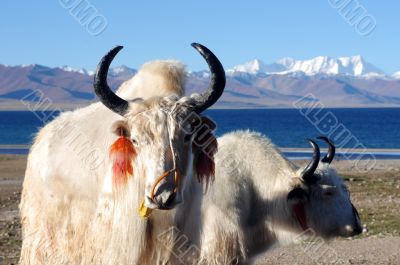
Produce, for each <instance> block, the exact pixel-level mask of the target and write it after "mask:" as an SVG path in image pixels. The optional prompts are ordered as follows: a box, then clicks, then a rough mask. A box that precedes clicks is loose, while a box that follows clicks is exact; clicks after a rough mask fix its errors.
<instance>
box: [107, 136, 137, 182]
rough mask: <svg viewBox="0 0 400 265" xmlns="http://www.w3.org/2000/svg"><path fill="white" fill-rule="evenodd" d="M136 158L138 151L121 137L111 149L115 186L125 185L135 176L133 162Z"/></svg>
mask: <svg viewBox="0 0 400 265" xmlns="http://www.w3.org/2000/svg"><path fill="white" fill-rule="evenodd" d="M135 156H136V150H135V147H134V146H133V144H132V142H131V141H130V140H129V139H128V138H126V137H124V136H120V137H119V138H118V140H117V141H115V142H114V143H113V144H112V145H111V147H110V159H111V161H112V163H113V166H112V172H113V177H112V182H113V186H118V185H121V184H125V183H126V182H127V181H128V178H129V177H130V176H132V175H133V167H132V160H133V159H134V158H135Z"/></svg>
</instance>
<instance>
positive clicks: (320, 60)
mask: <svg viewBox="0 0 400 265" xmlns="http://www.w3.org/2000/svg"><path fill="white" fill-rule="evenodd" d="M235 72H245V73H248V74H260V73H264V74H289V73H296V72H302V73H304V74H305V75H308V76H313V75H320V74H323V75H346V76H354V77H366V78H370V77H385V76H386V74H385V72H383V71H382V70H381V69H379V68H378V67H376V66H374V65H372V64H371V63H368V62H367V61H365V60H364V58H363V57H361V56H360V55H356V56H351V57H340V58H331V57H328V56H318V57H315V58H313V59H310V60H303V61H302V60H295V59H293V58H290V57H286V58H282V59H280V60H278V61H276V62H275V63H272V64H265V63H263V62H262V61H261V60H259V59H255V60H252V61H250V62H247V63H244V64H241V65H237V66H235V67H233V69H232V70H229V71H228V73H235Z"/></svg>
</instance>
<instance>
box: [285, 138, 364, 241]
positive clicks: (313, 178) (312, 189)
mask: <svg viewBox="0 0 400 265" xmlns="http://www.w3.org/2000/svg"><path fill="white" fill-rule="evenodd" d="M318 139H321V140H323V141H324V142H326V143H327V144H328V145H329V149H328V153H327V154H326V156H325V157H324V158H323V159H322V160H321V161H320V149H319V147H318V145H317V144H316V143H315V142H314V141H313V140H309V142H310V144H311V146H312V147H313V151H314V154H313V158H312V160H311V161H310V163H309V164H308V165H307V166H306V168H305V169H304V170H302V171H301V173H300V179H301V181H300V183H297V184H296V185H295V187H294V188H293V189H292V190H291V191H290V192H289V194H288V201H289V203H290V205H291V208H292V212H293V215H294V217H295V218H296V219H297V221H298V222H299V225H300V226H301V227H302V229H303V230H307V229H309V228H310V229H312V230H314V232H315V233H316V234H318V235H320V236H322V237H324V238H331V237H334V236H343V237H349V236H354V235H357V234H360V233H361V232H362V226H361V222H360V217H359V215H358V212H357V209H356V208H355V207H354V205H353V204H352V202H351V199H350V193H349V191H348V189H347V187H346V185H345V183H344V182H343V180H342V178H341V177H339V176H338V174H337V173H336V171H335V170H334V169H332V168H330V167H329V165H330V163H331V162H332V160H333V158H334V156H335V146H334V144H333V142H332V141H331V140H330V139H328V138H327V137H323V136H322V137H318ZM320 162H321V163H320Z"/></svg>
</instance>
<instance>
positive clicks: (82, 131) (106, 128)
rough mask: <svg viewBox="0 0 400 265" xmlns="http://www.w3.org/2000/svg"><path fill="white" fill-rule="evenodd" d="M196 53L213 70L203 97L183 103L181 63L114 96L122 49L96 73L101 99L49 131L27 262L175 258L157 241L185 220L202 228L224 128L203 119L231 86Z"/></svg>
mask: <svg viewBox="0 0 400 265" xmlns="http://www.w3.org/2000/svg"><path fill="white" fill-rule="evenodd" d="M192 46H193V47H194V48H196V50H197V51H198V52H199V53H200V54H201V55H202V56H203V57H204V58H205V60H206V61H207V63H208V65H209V67H210V71H211V84H210V86H209V87H208V88H207V90H206V91H205V92H204V93H203V94H200V95H199V94H193V95H192V96H190V97H186V96H184V79H185V75H186V72H185V70H184V67H183V65H182V64H180V63H178V62H175V61H155V62H150V63H147V64H145V65H144V66H143V68H142V69H141V70H140V71H139V72H138V73H137V74H136V75H135V76H134V77H133V78H132V79H131V80H129V81H127V82H126V83H125V84H123V85H122V86H121V88H120V90H119V91H118V92H117V94H114V93H113V92H112V91H111V89H110V88H109V87H108V84H107V72H108V68H109V66H110V64H111V62H112V60H113V58H114V57H115V55H116V54H117V53H118V52H119V51H120V50H121V49H122V47H121V46H117V47H116V48H114V49H112V50H111V51H110V52H109V53H108V54H107V55H105V56H104V57H103V59H102V60H101V62H100V63H99V66H98V69H97V71H96V74H95V80H94V88H95V92H96V95H97V96H98V98H99V99H100V101H101V102H99V103H94V104H92V105H90V106H88V107H85V108H82V109H78V110H75V111H72V112H64V113H62V114H61V115H60V116H59V117H57V118H56V119H54V120H53V121H52V122H50V123H49V124H47V125H46V126H45V127H44V128H42V129H41V130H40V132H39V133H38V135H37V137H36V139H35V142H34V144H33V146H32V148H31V150H30V153H29V157H28V164H27V169H26V173H25V179H24V183H23V191H22V198H21V204H20V211H21V222H22V233H23V243H22V250H21V258H20V263H21V264H35V265H36V264H52V265H57V264H107V265H109V264H165V263H166V262H167V261H168V260H171V259H172V260H173V259H174V257H173V256H172V257H170V256H171V253H170V251H169V250H168V248H166V247H165V245H164V244H165V242H160V241H159V240H157V237H158V235H159V234H162V233H164V232H165V231H167V230H168V229H169V228H170V227H174V226H175V224H176V223H179V224H181V223H186V224H188V230H185V233H189V230H190V228H191V226H198V222H199V220H198V218H199V210H197V212H196V207H197V208H199V207H200V199H201V195H202V190H203V188H202V185H201V183H199V181H200V182H202V183H206V182H207V181H208V180H209V179H210V178H211V177H213V169H214V167H213V166H214V164H213V160H212V156H213V153H215V151H216V141H215V138H213V137H212V130H213V129H214V128H215V125H214V124H213V122H211V121H210V120H209V119H207V118H205V117H201V116H198V115H199V114H200V113H202V112H203V111H204V110H205V109H207V108H208V107H210V106H212V105H213V104H214V103H215V102H216V101H217V100H218V98H219V97H220V96H221V94H222V92H223V90H224V87H225V73H224V69H223V67H222V65H221V63H220V62H219V60H218V59H217V57H216V56H215V55H214V54H213V53H212V52H211V51H209V50H208V49H207V48H206V47H204V46H202V45H200V44H196V43H195V44H192ZM204 135H206V136H207V135H208V136H209V138H210V139H211V141H207V142H205V140H204V139H203V138H204ZM182 201H184V203H181V202H182ZM138 209H139V212H138ZM162 210H164V211H162ZM195 213H197V215H195ZM139 214H140V215H141V216H139ZM146 217H147V218H146ZM184 221H185V222H184ZM180 227H183V228H182V229H184V227H185V226H184V225H181V226H180ZM193 236H194V237H195V235H193ZM171 262H172V263H174V261H171Z"/></svg>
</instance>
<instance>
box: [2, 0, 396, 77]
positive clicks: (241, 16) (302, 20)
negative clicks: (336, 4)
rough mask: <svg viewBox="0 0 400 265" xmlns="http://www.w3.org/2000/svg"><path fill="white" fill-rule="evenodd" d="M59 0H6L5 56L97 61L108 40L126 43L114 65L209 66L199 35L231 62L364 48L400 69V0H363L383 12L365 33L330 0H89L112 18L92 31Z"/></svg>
mask: <svg viewBox="0 0 400 265" xmlns="http://www.w3.org/2000/svg"><path fill="white" fill-rule="evenodd" d="M60 1H62V0H60ZM60 1H59V0H41V1H21V0H3V1H1V2H0V39H1V49H0V63H2V64H11V65H15V64H30V63H39V64H43V65H48V66H59V65H71V66H73V67H76V68H78V67H85V68H88V69H94V68H95V67H96V64H97V62H98V60H99V58H100V57H101V56H102V55H103V54H104V53H105V52H106V51H107V50H108V49H109V48H111V47H113V46H114V45H116V44H122V45H124V46H125V49H124V50H123V51H122V52H121V53H120V55H119V56H118V58H117V60H116V62H115V63H114V66H115V65H120V64H126V65H128V66H130V67H135V68H136V67H138V66H140V65H141V64H143V63H144V62H146V61H148V60H151V59H156V58H160V59H166V58H176V59H179V60H181V61H183V62H184V63H186V64H187V65H188V68H189V69H192V70H200V69H205V68H206V66H205V64H204V62H203V60H202V59H201V58H200V57H199V56H198V55H197V54H196V52H195V51H194V50H193V49H192V48H191V47H190V46H189V44H190V43H191V42H193V41H197V42H200V43H203V44H205V45H207V46H208V47H209V48H210V49H212V50H213V51H214V52H215V53H216V54H217V55H218V57H219V58H220V59H221V61H222V62H223V64H224V66H225V68H230V67H232V66H234V65H236V64H240V63H243V62H245V61H248V60H251V59H254V58H260V59H262V60H263V61H265V62H272V61H275V60H277V59H279V58H281V57H286V56H290V57H294V58H296V59H309V58H312V57H315V56H319V55H328V56H332V57H339V56H350V55H356V54H361V55H363V56H364V58H365V59H366V60H367V61H369V62H371V63H373V64H375V65H376V66H378V67H380V68H382V69H383V70H384V71H387V72H388V73H392V72H394V71H398V70H400V34H399V33H400V1H398V0H388V1H376V0H358V2H359V3H360V4H361V5H362V6H363V7H365V9H366V10H367V13H368V14H370V15H372V16H373V17H374V18H375V20H376V28H375V30H374V31H373V32H372V33H371V34H369V35H368V36H361V35H359V34H358V33H357V31H356V29H355V27H353V26H351V25H349V24H348V23H347V22H346V20H345V19H344V18H343V17H342V16H341V15H340V14H339V13H338V11H337V10H336V9H334V8H332V7H331V5H330V3H329V1H328V0H309V1H295V0H293V1H288V0H279V1H265V0H258V1H256V0H254V1H217V0H214V1H211V0H205V1H188V0H186V1H184V0H171V1H127V0H126V1H118V0H116V1H97V0H90V1H87V2H90V3H91V4H92V5H93V6H94V7H96V8H97V10H98V14H101V15H103V16H104V17H105V18H106V19H107V22H108V23H107V27H106V29H105V30H104V31H103V32H102V33H101V34H99V35H97V36H93V35H90V34H88V32H87V30H86V27H85V26H82V25H80V24H79V22H77V20H76V19H75V18H74V17H73V16H71V15H70V13H69V12H70V11H69V10H68V9H65V8H64V7H63V6H62V5H61V4H60ZM79 1H81V0H76V1H74V0H64V2H76V3H77V2H79ZM335 1H342V0H335Z"/></svg>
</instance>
